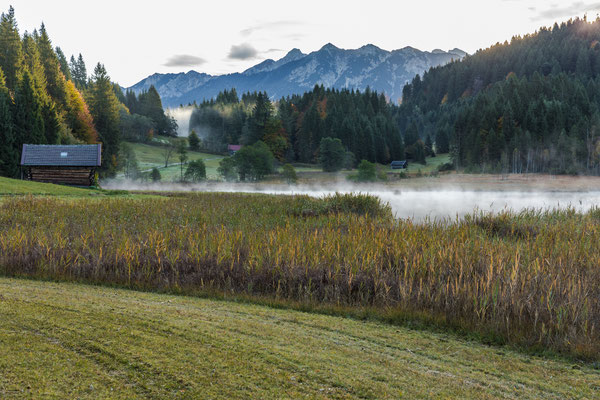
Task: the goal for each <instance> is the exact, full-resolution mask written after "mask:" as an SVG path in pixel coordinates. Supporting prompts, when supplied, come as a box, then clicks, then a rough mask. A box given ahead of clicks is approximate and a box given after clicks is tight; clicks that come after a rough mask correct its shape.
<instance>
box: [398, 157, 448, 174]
mask: <svg viewBox="0 0 600 400" xmlns="http://www.w3.org/2000/svg"><path fill="white" fill-rule="evenodd" d="M425 161H426V162H427V164H425V165H422V164H418V163H415V162H409V163H408V168H407V169H404V170H403V169H395V170H393V171H394V172H396V173H400V171H405V172H408V173H417V172H419V170H420V171H421V172H422V173H424V174H428V173H431V172H435V171H437V170H438V167H439V166H440V165H442V164H445V163H448V162H450V154H438V155H437V156H435V157H427V159H426V160H425Z"/></svg>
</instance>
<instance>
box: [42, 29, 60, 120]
mask: <svg viewBox="0 0 600 400" xmlns="http://www.w3.org/2000/svg"><path fill="white" fill-rule="evenodd" d="M37 45H38V49H39V52H40V60H41V62H42V65H43V67H44V73H45V76H46V87H47V89H48V94H49V95H50V97H51V98H52V99H53V100H54V101H55V102H56V104H57V106H58V108H59V110H61V111H62V109H63V108H64V106H65V105H66V102H67V93H66V90H65V78H64V75H63V73H62V72H61V70H60V63H59V61H58V56H57V55H56V53H55V52H54V48H53V47H52V42H51V41H50V38H49V37H48V32H47V31H46V27H45V26H44V24H42V26H41V28H40V32H39V36H38V37H37Z"/></svg>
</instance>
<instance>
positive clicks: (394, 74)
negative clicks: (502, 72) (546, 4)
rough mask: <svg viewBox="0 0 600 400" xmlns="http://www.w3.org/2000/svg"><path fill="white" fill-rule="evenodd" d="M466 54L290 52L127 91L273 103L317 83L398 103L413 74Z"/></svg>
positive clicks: (169, 102)
mask: <svg viewBox="0 0 600 400" xmlns="http://www.w3.org/2000/svg"><path fill="white" fill-rule="evenodd" d="M466 54H467V53H465V52H464V51H462V50H460V49H453V50H450V51H443V50H440V49H435V50H433V51H431V52H427V51H421V50H418V49H415V48H413V47H404V48H402V49H399V50H393V51H386V50H383V49H380V48H379V47H377V46H375V45H372V44H367V45H365V46H362V47H361V48H359V49H354V50H345V49H340V48H338V47H336V46H335V45H333V44H331V43H327V44H326V45H325V46H323V47H322V48H321V49H319V50H317V51H314V52H312V53H310V54H304V53H302V51H300V50H299V49H292V50H291V51H289V52H288V53H287V54H286V55H285V57H283V58H281V59H279V60H271V59H268V60H265V61H263V62H261V63H259V64H257V65H255V66H253V67H251V68H248V69H247V70H245V71H244V72H241V73H233V74H227V75H217V76H211V75H208V74H204V73H199V72H196V71H189V72H187V73H178V74H158V73H156V74H153V75H151V76H149V77H147V78H145V79H143V80H142V81H140V82H138V83H137V84H135V85H133V86H131V87H130V88H129V89H132V90H133V91H134V92H136V93H138V92H140V91H142V90H146V89H148V88H149V87H150V86H151V85H154V86H155V87H156V89H157V90H158V92H159V93H160V95H161V98H162V101H163V104H164V105H165V107H176V106H178V105H179V104H188V103H192V102H194V101H196V102H201V101H202V100H204V99H211V98H214V97H216V96H217V94H218V93H219V92H220V91H222V90H224V89H230V88H236V90H237V91H238V93H240V94H241V93H242V92H246V91H259V90H261V91H265V90H266V91H267V93H268V94H269V96H271V98H273V99H278V98H280V97H282V96H287V95H291V94H300V93H303V92H305V91H308V90H311V89H312V88H313V87H314V86H315V85H317V84H319V85H320V84H323V85H324V86H326V87H335V88H338V89H341V88H348V89H360V90H364V89H365V88H367V87H370V88H371V89H373V90H377V91H378V92H383V93H385V94H386V95H387V96H388V97H389V98H390V99H391V100H393V101H395V102H397V101H398V100H399V99H400V97H401V96H402V88H403V87H404V85H405V84H406V83H408V82H410V81H411V80H412V79H413V78H414V77H415V75H417V74H422V73H423V72H424V71H426V70H428V69H429V68H431V67H433V66H438V65H444V64H447V63H448V62H450V61H451V60H453V59H454V60H456V59H461V58H463V57H464V56H465V55H466Z"/></svg>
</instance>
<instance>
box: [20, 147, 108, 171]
mask: <svg viewBox="0 0 600 400" xmlns="http://www.w3.org/2000/svg"><path fill="white" fill-rule="evenodd" d="M101 154H102V145H101V144H83V145H79V144H78V145H47V144H24V145H23V153H22V154H21V165H32V166H64V167H99V166H100V165H101V162H100V159H101Z"/></svg>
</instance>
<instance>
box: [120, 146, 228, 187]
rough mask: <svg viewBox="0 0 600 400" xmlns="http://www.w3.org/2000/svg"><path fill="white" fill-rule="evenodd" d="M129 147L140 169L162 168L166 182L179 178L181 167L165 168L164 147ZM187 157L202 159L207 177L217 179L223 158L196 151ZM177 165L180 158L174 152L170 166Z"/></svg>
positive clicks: (189, 158)
mask: <svg viewBox="0 0 600 400" xmlns="http://www.w3.org/2000/svg"><path fill="white" fill-rule="evenodd" d="M129 145H130V146H131V148H132V149H133V151H134V152H135V156H136V157H137V160H138V163H139V165H140V169H142V170H146V169H150V168H153V167H157V168H160V173H161V176H162V179H163V180H165V181H172V180H173V179H178V178H179V174H180V167H179V165H173V166H170V167H168V168H164V165H165V159H164V155H163V152H164V148H163V147H159V146H151V145H148V144H143V143H129ZM187 155H188V161H194V160H198V159H200V158H201V159H203V160H204V163H205V164H206V175H207V176H208V178H209V179H214V178H216V177H217V175H218V174H217V168H218V167H219V162H220V161H221V159H222V158H223V157H222V156H218V155H214V154H207V153H199V152H195V151H188V154H187ZM176 163H179V158H178V155H177V153H176V152H173V154H172V155H171V158H170V159H169V164H176Z"/></svg>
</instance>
